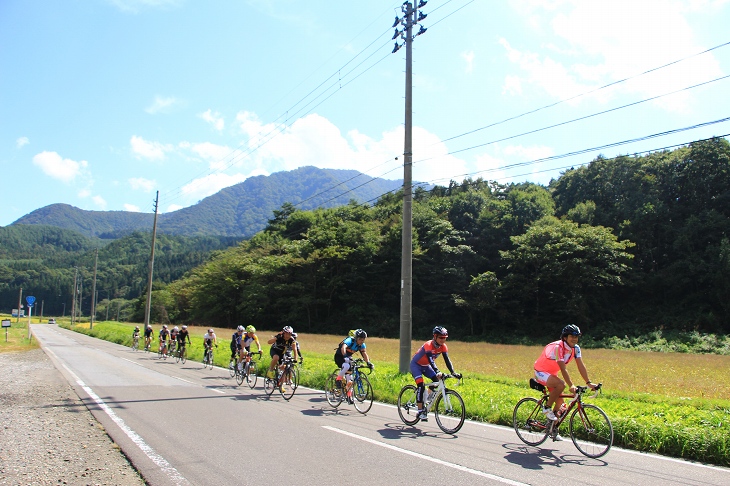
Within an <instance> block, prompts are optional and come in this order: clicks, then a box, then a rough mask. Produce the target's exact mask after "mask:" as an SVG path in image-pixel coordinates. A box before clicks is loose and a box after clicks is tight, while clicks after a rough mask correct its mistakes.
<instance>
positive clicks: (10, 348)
mask: <svg viewBox="0 0 730 486" xmlns="http://www.w3.org/2000/svg"><path fill="white" fill-rule="evenodd" d="M0 319H2V320H9V321H10V327H8V328H3V329H2V331H0V353H9V352H14V351H27V350H29V349H33V348H37V347H38V343H37V342H36V341H35V339H32V337H31V339H28V318H27V317H21V318H20V320H18V321H17V322H16V320H17V318H15V317H10V315H8V314H0ZM31 320H32V321H31V324H38V323H39V322H40V320H39V319H38V318H37V317H31ZM43 322H47V319H44V320H43ZM6 331H7V338H6Z"/></svg>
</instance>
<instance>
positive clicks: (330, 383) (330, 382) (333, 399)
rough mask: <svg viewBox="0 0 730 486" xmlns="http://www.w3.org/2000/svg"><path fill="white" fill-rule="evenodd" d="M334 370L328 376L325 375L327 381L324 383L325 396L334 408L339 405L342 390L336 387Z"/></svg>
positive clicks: (335, 372)
mask: <svg viewBox="0 0 730 486" xmlns="http://www.w3.org/2000/svg"><path fill="white" fill-rule="evenodd" d="M338 371H339V370H335V371H334V372H333V373H332V374H331V375H330V376H328V377H327V381H325V384H324V395H325V397H326V398H327V403H329V404H330V405H332V406H333V407H334V408H337V407H339V406H340V403H342V391H341V390H340V389H339V388H337V372H338Z"/></svg>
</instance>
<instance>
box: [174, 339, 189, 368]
mask: <svg viewBox="0 0 730 486" xmlns="http://www.w3.org/2000/svg"><path fill="white" fill-rule="evenodd" d="M187 360H188V347H187V346H186V345H185V343H183V344H181V345H180V346H178V347H177V352H176V353H175V363H182V364H185V362H186V361H187Z"/></svg>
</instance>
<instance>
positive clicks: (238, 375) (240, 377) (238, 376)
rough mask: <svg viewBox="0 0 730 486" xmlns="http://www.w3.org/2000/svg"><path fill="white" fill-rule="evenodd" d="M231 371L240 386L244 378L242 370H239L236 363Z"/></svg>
mask: <svg viewBox="0 0 730 486" xmlns="http://www.w3.org/2000/svg"><path fill="white" fill-rule="evenodd" d="M233 371H234V374H235V376H236V383H238V385H239V386H241V384H243V380H244V378H245V376H244V374H243V370H239V369H238V365H236V368H235V369H234V370H233Z"/></svg>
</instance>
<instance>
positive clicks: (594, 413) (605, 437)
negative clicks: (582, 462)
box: [570, 404, 613, 458]
mask: <svg viewBox="0 0 730 486" xmlns="http://www.w3.org/2000/svg"><path fill="white" fill-rule="evenodd" d="M570 438H571V439H573V444H575V447H577V448H578V450H579V451H580V452H581V453H582V454H583V455H585V456H588V457H593V458H596V457H601V456H603V455H604V454H606V453H607V452H608V450H609V449H610V448H611V445H612V444H613V425H611V420H609V418H608V416H607V415H606V414H605V412H604V411H603V410H601V409H600V408H598V407H597V406H595V405H585V404H584V405H582V406H581V408H577V409H576V410H575V412H573V414H572V415H571V416H570Z"/></svg>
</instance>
